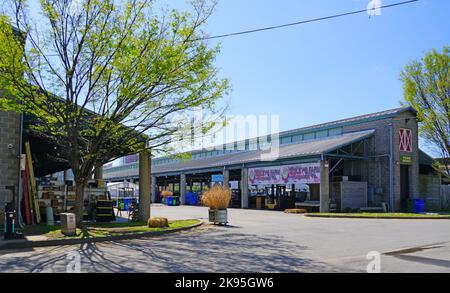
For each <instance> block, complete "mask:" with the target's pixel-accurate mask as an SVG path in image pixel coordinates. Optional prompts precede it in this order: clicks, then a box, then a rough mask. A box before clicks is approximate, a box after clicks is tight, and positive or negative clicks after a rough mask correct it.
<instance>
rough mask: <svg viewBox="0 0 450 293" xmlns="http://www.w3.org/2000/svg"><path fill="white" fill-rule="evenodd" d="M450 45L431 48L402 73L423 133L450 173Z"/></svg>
mask: <svg viewBox="0 0 450 293" xmlns="http://www.w3.org/2000/svg"><path fill="white" fill-rule="evenodd" d="M449 52H450V47H444V48H443V50H442V52H438V51H437V50H434V49H433V50H432V51H430V52H427V53H426V54H425V56H424V57H423V58H422V60H420V61H412V62H410V63H409V64H408V65H406V67H405V69H404V71H403V72H402V73H401V80H402V81H403V83H404V98H405V100H406V101H407V103H408V104H410V105H411V106H412V107H413V108H414V109H416V110H417V112H418V118H419V120H420V134H421V135H422V136H423V137H424V138H425V139H426V140H427V141H428V142H430V143H431V144H432V145H433V146H434V147H435V148H436V149H437V150H438V151H439V152H440V154H441V156H442V158H443V159H442V163H443V164H444V166H445V168H446V171H447V173H448V174H449V175H450V170H449V166H450V72H449V70H450V54H449Z"/></svg>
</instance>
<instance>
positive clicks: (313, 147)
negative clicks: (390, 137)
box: [152, 130, 375, 174]
mask: <svg viewBox="0 0 450 293" xmlns="http://www.w3.org/2000/svg"><path fill="white" fill-rule="evenodd" d="M374 133H375V130H367V131H361V132H353V133H346V134H343V135H340V136H333V137H326V138H322V139H315V140H308V141H303V142H300V143H295V144H289V145H281V146H280V147H279V152H278V155H277V159H276V161H278V160H287V159H294V158H302V157H314V156H316V157H320V156H321V155H325V154H327V153H329V152H332V151H335V150H337V149H340V148H343V147H345V146H348V145H351V144H353V143H355V142H359V141H362V140H364V139H366V138H368V137H370V136H372V135H373V134H374ZM262 161H266V160H264V152H262V151H259V150H258V151H257V150H255V151H242V152H234V153H229V154H225V155H221V156H216V157H211V158H204V159H196V160H189V161H182V162H177V163H173V164H166V165H156V166H152V174H164V173H173V172H182V171H191V170H199V169H208V168H217V167H226V166H233V165H242V164H248V163H258V162H262Z"/></svg>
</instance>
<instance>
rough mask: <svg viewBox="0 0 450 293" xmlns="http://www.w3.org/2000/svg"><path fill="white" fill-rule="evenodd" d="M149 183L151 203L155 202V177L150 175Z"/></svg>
mask: <svg viewBox="0 0 450 293" xmlns="http://www.w3.org/2000/svg"><path fill="white" fill-rule="evenodd" d="M150 184H151V198H152V203H154V202H156V177H155V176H152V180H151V182H150Z"/></svg>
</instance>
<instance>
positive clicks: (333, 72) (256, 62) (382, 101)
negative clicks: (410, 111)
mask: <svg viewBox="0 0 450 293" xmlns="http://www.w3.org/2000/svg"><path fill="white" fill-rule="evenodd" d="M401 1H402V0H389V1H388V0H384V1H382V2H383V5H388V4H392V3H396V2H401ZM183 2H184V1H182V0H176V1H171V2H169V3H171V5H174V6H175V7H184V5H183V4H182V3H183ZM368 2H369V1H368V0H314V1H313V0H221V1H220V3H219V5H218V7H217V10H216V12H215V14H214V15H213V16H212V17H211V18H210V20H209V23H208V25H207V27H206V30H207V31H208V32H209V33H210V34H211V35H218V34H224V33H230V32H234V31H241V30H247V29H253V28H258V27H265V26H271V25H278V24H283V23H289V22H295V21H299V20H304V19H310V18H316V17H322V16H327V15H331V14H336V13H343V12H348V11H354V10H359V9H365V7H366V6H367V4H368ZM212 43H216V41H213V42H212ZM220 43H221V44H222V46H223V49H222V52H221V54H220V55H219V57H218V59H217V65H218V67H220V68H221V74H222V75H223V76H224V77H227V78H229V79H230V80H231V84H232V88H233V91H232V92H231V94H230V96H229V100H230V103H231V109H230V113H231V114H243V115H248V114H257V115H259V114H279V115H280V118H281V120H280V124H281V125H280V128H281V130H288V129H293V128H297V127H302V126H308V125H312V124H316V123H320V122H326V121H331V120H335V119H340V118H346V117H350V116H354V115H360V114H366V113H371V112H376V111H382V110H385V109H389V108H395V107H398V106H399V103H400V101H401V100H402V98H403V91H402V83H401V82H400V81H399V73H400V71H401V70H402V68H403V67H404V65H405V64H406V63H407V62H408V61H410V60H412V59H419V58H421V56H422V55H423V53H424V52H426V51H428V50H430V49H432V48H438V49H442V47H443V46H445V45H450V1H448V0H421V1H420V2H417V3H413V4H409V5H406V6H399V7H394V8H389V9H385V10H383V11H382V15H381V16H376V17H372V18H369V17H368V15H367V14H360V15H354V16H348V17H344V18H338V19H333V20H327V21H322V22H316V23H310V24H305V25H301V26H295V27H290V28H284V29H280V30H274V31H266V32H260V33H255V34H251V35H243V36H236V37H231V38H226V39H221V40H220Z"/></svg>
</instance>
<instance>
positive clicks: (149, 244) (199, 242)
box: [0, 206, 450, 273]
mask: <svg viewBox="0 0 450 293" xmlns="http://www.w3.org/2000/svg"><path fill="white" fill-rule="evenodd" d="M152 213H153V215H154V216H164V217H168V218H169V219H173V220H175V219H187V218H191V219H202V220H205V221H206V220H207V215H208V210H207V209H206V208H202V207H165V206H154V207H153V208H152ZM229 221H230V225H229V226H227V227H219V226H212V225H209V224H208V225H205V226H203V227H201V228H197V229H195V230H191V231H186V232H181V233H178V234H172V235H166V236H161V237H157V238H145V239H139V240H127V241H119V242H107V243H98V244H84V245H81V246H80V245H73V246H62V247H49V248H38V249H34V250H19V251H3V252H0V271H1V272H66V271H67V267H68V264H69V263H70V262H71V261H72V260H73V259H74V258H73V256H74V255H76V256H79V259H80V261H81V266H80V269H81V271H82V272H182V273H189V272H306V273H308V272H362V273H363V272H366V269H367V266H368V265H369V264H373V262H372V261H373V260H374V259H375V258H371V259H368V258H367V256H368V254H369V253H370V252H378V253H379V254H380V263H379V264H380V266H379V268H380V270H381V272H430V273H431V272H450V221H449V220H376V219H321V218H307V217H304V216H301V215H291V214H284V213H281V212H273V211H254V210H239V209H230V210H229ZM372 255H373V254H372ZM371 267H372V266H371Z"/></svg>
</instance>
